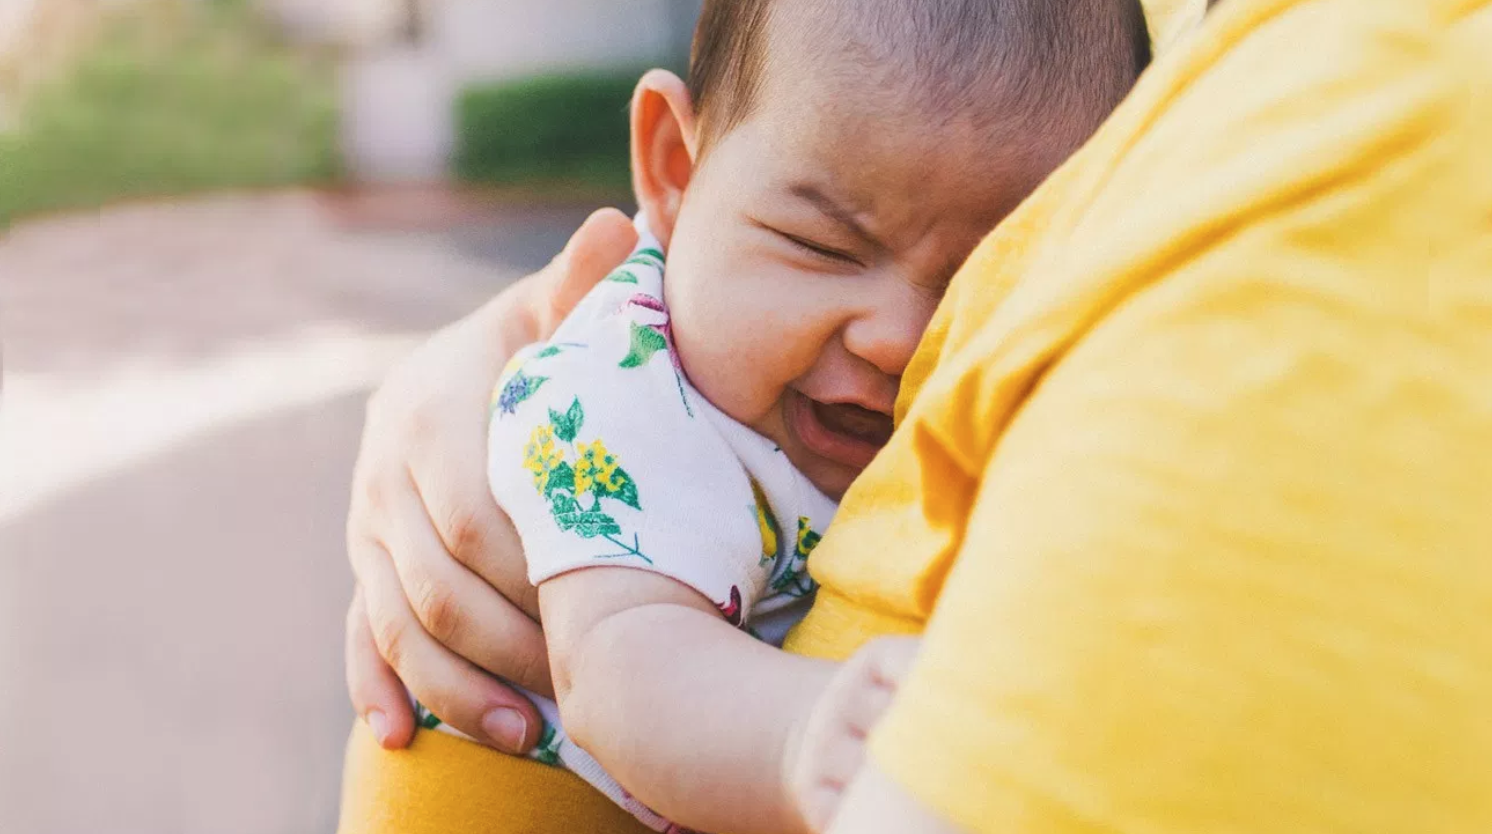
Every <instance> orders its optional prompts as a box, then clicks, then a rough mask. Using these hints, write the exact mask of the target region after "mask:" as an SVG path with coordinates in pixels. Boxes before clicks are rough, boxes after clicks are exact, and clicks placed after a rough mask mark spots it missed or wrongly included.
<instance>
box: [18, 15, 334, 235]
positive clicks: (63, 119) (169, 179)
mask: <svg viewBox="0 0 1492 834" xmlns="http://www.w3.org/2000/svg"><path fill="white" fill-rule="evenodd" d="M144 8H145V10H146V11H145V12H143V13H141V14H138V15H133V14H132V15H131V16H129V17H120V18H118V19H113V20H111V21H109V22H108V24H107V25H106V29H105V31H104V33H103V36H102V37H101V39H100V40H99V41H98V42H97V43H96V44H94V45H93V46H92V47H91V48H89V49H88V50H87V51H86V52H85V53H84V54H83V55H82V56H81V57H80V58H79V60H78V61H77V62H76V63H75V64H74V65H73V66H71V67H70V68H68V69H67V71H65V72H63V73H61V74H60V75H59V76H57V77H56V78H54V79H52V80H51V81H49V82H48V83H46V84H44V85H43V86H41V87H39V88H37V89H36V90H34V91H32V92H31V93H30V94H29V95H28V96H27V98H26V100H25V102H24V103H23V106H22V109H21V112H20V113H19V118H18V119H17V123H16V127H15V129H14V130H13V131H11V132H10V133H0V228H3V227H4V226H6V225H8V224H9V222H10V221H11V220H12V219H14V218H15V217H17V216H20V215H23V214H28V213H32V212H38V211H50V210H57V209H64V208H75V207H84V206H94V205H99V204H101V203H104V202H107V201H110V200H116V199H121V198H130V197H146V196H159V195H168V194H180V193H184V192H191V191H200V190H206V189H222V188H244V187H264V186H276V185H286V184H292V183H305V182H316V181H324V180H328V179H332V178H334V177H336V175H337V173H338V168H339V159H338V154H337V150H336V148H337V121H336V112H337V111H336V91H335V87H334V76H333V67H332V65H331V62H330V61H329V60H326V59H324V58H318V57H314V56H307V55H303V54H298V53H296V52H295V51H293V50H291V49H289V48H288V47H286V46H284V45H282V44H280V43H278V42H277V41H276V40H275V38H274V37H272V35H271V34H270V33H269V32H268V31H267V30H266V29H265V28H264V27H262V26H260V25H258V21H257V20H256V19H255V18H254V17H253V15H252V12H251V11H250V10H249V8H248V6H247V4H244V3H242V2H240V0H217V2H214V3H208V4H201V5H199V4H195V3H192V4H185V5H182V4H179V3H157V4H154V5H151V4H146V5H145V7H144Z"/></svg>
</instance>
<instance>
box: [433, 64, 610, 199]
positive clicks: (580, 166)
mask: <svg viewBox="0 0 1492 834" xmlns="http://www.w3.org/2000/svg"><path fill="white" fill-rule="evenodd" d="M639 74H640V73H635V72H614V73H605V74H586V75H566V76H543V77H538V78H530V79H525V80H522V81H515V82H508V83H498V84H482V85H477V86H473V87H469V88H468V89H466V90H465V91H464V92H463V93H462V94H461V96H460V98H459V100H458V102H457V113H456V123H457V134H456V135H457V146H456V157H455V168H456V174H457V176H458V177H460V178H461V179H463V180H467V181H469V182H480V183H489V184H496V185H505V186H533V185H574V186H580V187H588V188H591V189H594V190H598V191H606V192H618V193H625V192H626V190H627V189H628V188H629V186H630V184H631V174H630V169H629V165H628V158H627V157H628V119H627V105H628V103H629V102H630V101H631V99H632V89H633V87H634V86H636V84H637V78H638V76H639Z"/></svg>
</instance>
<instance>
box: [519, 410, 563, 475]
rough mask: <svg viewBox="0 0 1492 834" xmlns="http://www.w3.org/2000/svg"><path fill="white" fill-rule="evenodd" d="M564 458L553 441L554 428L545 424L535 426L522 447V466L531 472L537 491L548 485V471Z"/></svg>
mask: <svg viewBox="0 0 1492 834" xmlns="http://www.w3.org/2000/svg"><path fill="white" fill-rule="evenodd" d="M564 459H565V453H564V452H563V451H561V450H560V449H559V447H558V445H556V443H555V439H554V429H552V428H550V427H549V426H548V425H547V424H544V425H539V426H536V427H535V428H534V433H533V434H531V435H529V438H528V443H527V444H526V445H525V446H524V447H523V468H524V469H527V470H528V471H529V472H532V473H533V475H534V486H535V487H537V488H538V490H539V492H543V491H544V489H545V487H547V486H548V485H549V473H550V472H552V471H554V468H555V467H556V466H559V465H560V464H561V463H563V462H564Z"/></svg>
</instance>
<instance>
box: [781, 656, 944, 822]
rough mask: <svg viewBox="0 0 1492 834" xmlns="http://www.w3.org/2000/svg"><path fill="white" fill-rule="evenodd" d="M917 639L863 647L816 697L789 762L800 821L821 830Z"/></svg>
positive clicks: (909, 661)
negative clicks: (816, 699)
mask: <svg viewBox="0 0 1492 834" xmlns="http://www.w3.org/2000/svg"><path fill="white" fill-rule="evenodd" d="M920 643H921V641H920V640H919V639H916V638H911V637H888V638H884V639H881V640H876V641H875V642H873V643H870V644H868V645H866V646H865V648H863V649H861V650H860V652H859V653H858V654H856V655H855V656H854V657H852V658H850V660H849V662H848V663H845V664H844V665H843V666H842V667H840V669H839V672H838V673H837V674H836V675H835V676H834V680H833V681H832V682H830V684H829V687H828V689H826V690H824V694H823V695H821V696H819V699H818V702H817V703H815V704H814V706H813V709H812V711H811V712H810V713H809V715H808V721H807V723H806V724H805V725H804V728H803V733H802V735H801V736H800V737H799V738H798V739H797V749H796V755H794V756H793V757H792V758H791V760H790V761H789V763H788V772H787V781H788V790H789V792H790V793H791V795H792V797H793V800H794V801H795V802H796V803H797V805H798V810H799V812H800V813H801V814H802V815H803V819H804V821H806V822H807V823H808V826H809V827H810V828H812V829H813V830H814V831H824V830H826V829H827V828H828V827H829V823H830V822H832V821H833V819H834V814H835V812H836V811H837V810H838V809H839V803H840V800H841V799H842V798H843V796H844V791H845V789H846V788H848V787H849V785H850V782H851V781H852V780H853V779H854V778H855V774H856V773H858V772H859V770H860V765H861V764H863V763H864V761H865V739H866V736H868V735H869V734H870V730H871V728H872V727H874V726H875V724H876V722H877V721H879V720H880V718H881V715H882V714H883V713H884V712H885V711H886V709H887V708H888V707H890V706H891V700H892V698H894V697H895V696H896V690H897V688H898V687H900V685H901V681H902V679H903V678H904V677H905V676H906V673H907V670H908V669H910V668H911V665H912V661H913V659H914V658H915V657H916V655H917V647H918V645H919V644H920Z"/></svg>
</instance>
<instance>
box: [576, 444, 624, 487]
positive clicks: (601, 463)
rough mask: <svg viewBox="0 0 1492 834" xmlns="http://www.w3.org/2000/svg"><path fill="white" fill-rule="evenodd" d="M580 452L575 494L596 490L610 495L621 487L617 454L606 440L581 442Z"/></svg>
mask: <svg viewBox="0 0 1492 834" xmlns="http://www.w3.org/2000/svg"><path fill="white" fill-rule="evenodd" d="M576 448H577V450H578V451H579V452H580V456H579V459H577V460H576V461H575V495H576V496H577V497H579V496H581V495H584V494H585V493H587V492H590V491H592V489H593V488H595V487H597V486H599V487H600V489H599V490H596V491H597V493H598V494H605V495H609V494H611V493H614V492H616V491H617V490H619V489H621V487H622V484H621V481H620V480H618V479H617V460H616V456H615V455H613V454H612V453H611V451H610V450H608V449H607V448H606V442H605V441H603V440H601V439H599V438H598V439H597V440H595V441H594V442H592V443H581V444H579V445H578V446H577V447H576Z"/></svg>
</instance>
